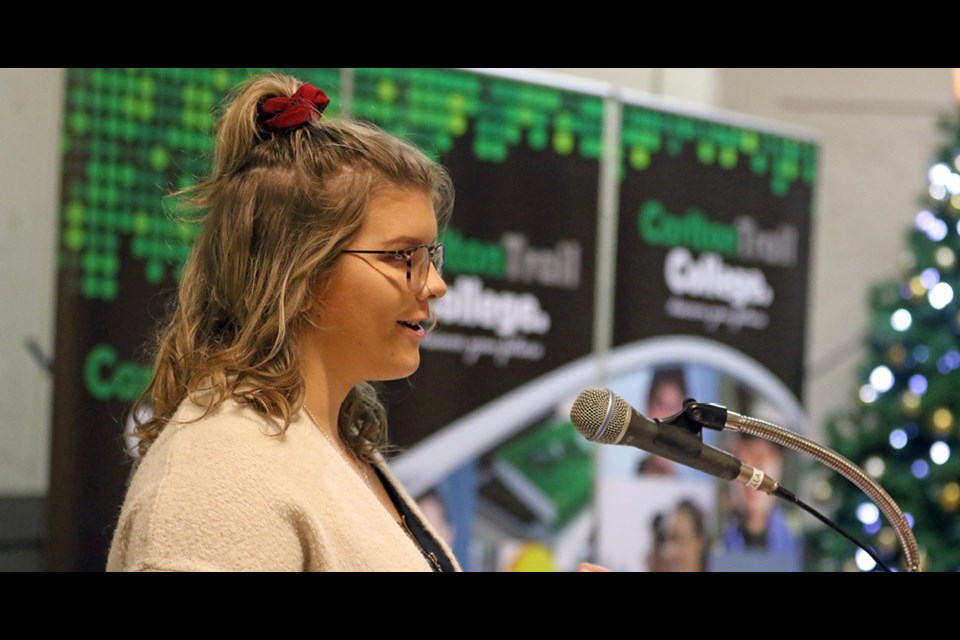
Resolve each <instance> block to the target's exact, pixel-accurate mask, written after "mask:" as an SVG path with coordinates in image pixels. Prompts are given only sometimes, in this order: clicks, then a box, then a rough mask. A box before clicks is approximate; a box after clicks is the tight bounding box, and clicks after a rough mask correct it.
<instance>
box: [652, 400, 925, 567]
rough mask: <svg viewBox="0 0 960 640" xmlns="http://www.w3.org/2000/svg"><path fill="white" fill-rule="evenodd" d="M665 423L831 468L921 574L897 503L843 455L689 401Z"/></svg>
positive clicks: (774, 427) (914, 543)
mask: <svg viewBox="0 0 960 640" xmlns="http://www.w3.org/2000/svg"><path fill="white" fill-rule="evenodd" d="M662 422H668V423H675V424H678V426H683V427H685V428H687V429H690V428H691V427H693V426H694V425H696V426H697V427H708V428H710V429H714V430H717V431H720V430H723V429H730V430H732V431H739V432H741V433H745V434H747V435H751V436H756V437H758V438H763V439H764V440H769V441H771V442H773V443H775V444H778V445H780V446H783V447H787V448H789V449H793V450H794V451H799V452H800V453H804V454H806V455H808V456H810V457H811V458H813V459H815V460H817V461H819V462H821V463H822V464H824V465H826V466H828V467H830V468H831V469H833V470H834V471H836V472H837V473H839V474H840V475H842V476H843V477H845V478H846V479H847V480H849V481H850V482H852V483H853V484H854V485H856V486H857V488H859V489H860V490H861V491H863V492H864V493H865V494H866V495H867V496H868V497H869V498H870V499H871V500H872V501H873V502H874V504H876V505H877V507H878V508H879V509H880V510H881V511H882V512H883V515H884V516H886V518H887V520H888V521H889V522H890V524H891V525H893V528H894V530H895V531H896V532H897V536H898V537H899V538H900V544H901V546H902V547H903V553H904V557H905V559H906V565H907V570H908V571H920V550H919V548H918V547H917V540H916V538H914V536H913V531H912V530H911V529H910V525H909V524H908V523H907V519H906V518H905V517H904V515H903V511H901V510H900V507H898V506H897V504H896V503H895V502H894V501H893V498H891V497H890V495H889V494H888V493H887V492H886V491H884V489H883V487H881V486H880V485H879V484H878V483H877V482H876V481H874V480H873V478H871V477H870V476H868V475H867V474H866V473H865V472H864V471H863V469H861V468H860V467H858V466H857V465H855V464H853V463H852V462H850V461H849V460H847V459H846V458H844V457H843V456H841V455H840V454H839V453H837V452H835V451H833V450H832V449H829V448H827V447H825V446H823V445H821V444H818V443H816V442H813V441H812V440H808V439H807V438H804V437H803V436H801V435H800V434H798V433H795V432H793V431H790V430H789V429H784V428H783V427H780V426H777V425H775V424H774V423H772V422H768V421H766V420H760V419H758V418H751V417H748V416H743V415H740V414H739V413H736V412H734V411H728V410H727V408H726V407H722V406H720V405H716V404H708V403H702V402H697V401H696V400H687V401H686V402H684V407H683V410H681V411H680V412H679V413H677V414H676V415H674V416H672V417H670V418H667V419H665V420H662ZM691 423H693V424H691Z"/></svg>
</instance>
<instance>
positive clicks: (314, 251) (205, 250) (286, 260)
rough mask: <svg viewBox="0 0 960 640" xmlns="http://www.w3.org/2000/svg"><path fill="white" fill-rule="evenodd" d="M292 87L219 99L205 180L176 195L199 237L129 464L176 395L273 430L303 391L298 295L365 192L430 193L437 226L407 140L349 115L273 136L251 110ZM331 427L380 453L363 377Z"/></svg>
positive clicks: (439, 176)
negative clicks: (255, 414) (238, 408)
mask: <svg viewBox="0 0 960 640" xmlns="http://www.w3.org/2000/svg"><path fill="white" fill-rule="evenodd" d="M301 84H302V83H301V82H300V81H299V80H297V79H295V78H292V77H289V76H285V75H280V74H267V75H259V76H254V77H252V78H250V79H249V80H248V81H246V82H245V83H243V84H242V85H240V86H238V87H237V88H236V89H235V90H234V91H233V92H232V94H231V95H230V96H229V97H228V98H227V100H226V101H225V102H224V105H223V107H222V113H221V115H220V118H219V120H218V121H217V125H216V150H215V154H214V164H213V170H212V173H211V175H210V176H209V177H208V178H207V179H205V180H203V181H201V182H199V183H198V184H196V185H195V186H193V187H190V188H188V189H185V190H183V191H181V192H178V193H177V194H174V195H176V196H181V197H182V198H181V200H180V202H181V204H183V205H185V206H186V207H187V210H188V211H190V212H191V213H192V215H193V216H194V219H197V220H199V221H200V222H202V230H201V232H200V234H199V236H198V238H197V240H196V243H195V244H194V246H193V250H192V252H191V254H190V257H189V258H188V260H187V262H186V264H185V265H184V270H183V277H182V279H181V282H180V288H179V293H178V297H177V300H176V306H175V308H174V309H173V312H172V314H171V316H170V318H169V320H168V321H167V323H166V325H165V327H164V328H163V329H162V330H161V331H160V334H159V336H158V339H157V347H156V360H155V365H154V374H153V378H152V380H151V382H150V384H149V385H148V386H147V388H146V389H145V390H144V392H143V393H142V394H141V396H140V397H139V398H138V399H137V401H136V403H135V404H134V406H133V415H134V416H135V417H136V416H139V415H143V414H142V413H141V409H143V408H149V412H148V413H149V414H150V417H149V418H148V419H145V420H143V421H141V420H140V419H138V418H135V420H136V428H135V432H134V434H135V435H136V436H137V437H138V438H139V445H138V449H139V453H140V457H141V458H142V456H143V455H144V454H146V453H147V450H148V449H149V447H150V445H151V443H152V442H153V441H154V440H155V439H156V438H157V436H158V435H159V434H160V432H161V431H162V430H163V429H164V427H165V426H166V425H167V424H168V423H169V422H170V421H171V419H172V418H173V415H174V413H175V412H176V410H177V407H178V406H179V405H180V403H181V402H182V401H183V400H184V399H185V398H188V397H189V398H191V399H192V400H194V401H195V402H198V403H201V404H202V406H205V408H206V411H205V413H204V414H203V416H201V418H202V417H205V416H207V415H209V414H210V413H211V412H213V411H214V410H215V409H216V408H217V407H219V406H220V405H221V404H222V403H223V402H224V401H225V400H227V399H228V398H233V399H235V400H237V401H238V402H241V403H243V404H246V405H249V406H250V407H252V408H254V409H255V410H257V411H259V412H261V413H263V414H266V415H268V416H272V417H273V418H276V419H277V420H278V421H280V422H281V423H282V428H281V430H279V431H278V433H283V432H285V431H286V429H287V428H289V426H290V423H291V421H292V418H293V416H294V415H295V414H296V413H297V412H298V411H299V410H300V408H301V407H302V405H303V402H304V397H305V388H304V381H303V378H302V376H301V373H300V362H299V339H300V333H301V327H302V326H303V323H304V322H307V321H308V319H307V317H306V315H305V312H306V311H307V310H308V309H309V308H310V296H311V292H312V291H315V290H316V287H317V285H318V284H320V283H321V282H322V281H323V280H324V278H325V277H326V276H327V275H328V274H329V272H330V271H331V269H332V267H333V266H334V263H335V261H336V260H337V257H338V255H339V254H340V250H341V249H343V248H345V247H346V245H347V243H349V242H350V240H351V239H352V238H353V237H354V235H355V234H356V233H357V232H358V230H359V229H360V226H361V225H362V223H363V220H364V212H365V211H366V208H367V205H368V203H369V202H370V200H371V198H372V197H373V196H374V195H376V194H377V193H379V192H380V191H381V190H384V189H390V188H407V189H417V190H420V191H422V192H424V193H427V194H430V195H431V196H432V199H433V204H434V211H435V212H436V216H437V223H438V227H439V228H440V229H441V230H442V229H443V228H444V227H445V225H446V222H447V220H448V219H449V216H450V213H451V211H452V207H453V185H452V183H451V181H450V178H449V175H448V174H447V172H446V171H445V170H444V169H443V167H441V166H440V165H439V164H437V163H436V162H434V161H433V160H431V159H430V158H428V157H427V156H425V155H424V154H423V153H422V152H421V151H419V150H418V149H416V148H415V147H413V146H412V145H410V144H408V143H406V142H404V141H402V140H399V139H398V138H396V137H394V136H392V135H390V134H388V133H386V132H384V131H382V130H380V129H378V128H376V127H374V126H373V125H370V124H366V123H362V122H358V121H350V120H336V119H331V118H325V117H324V118H321V117H314V118H313V119H312V121H310V122H309V123H307V124H305V125H303V126H301V127H298V128H295V129H292V130H284V131H280V132H277V133H266V132H264V131H263V130H261V129H260V128H259V127H258V125H257V115H258V107H259V105H260V104H261V103H262V102H263V100H265V99H267V98H269V97H273V96H291V95H292V94H293V93H294V92H295V91H296V90H297V88H298V87H299V86H300V85H301ZM339 430H340V434H341V436H342V437H343V439H344V441H345V442H346V443H348V445H349V446H350V447H351V448H352V449H353V451H354V452H355V453H356V454H357V455H358V456H360V457H362V458H364V459H366V460H368V461H372V460H373V459H374V457H375V456H376V454H377V453H378V452H380V451H381V450H383V448H384V447H385V445H386V412H385V410H384V408H383V405H382V404H381V403H380V401H379V399H378V397H377V393H376V390H375V389H374V388H373V386H372V385H370V384H369V383H362V384H359V385H357V386H355V387H354V388H353V389H352V390H351V391H350V393H349V394H348V395H347V397H346V399H345V400H344V402H343V404H342V405H341V408H340V414H339Z"/></svg>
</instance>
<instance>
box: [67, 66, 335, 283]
mask: <svg viewBox="0 0 960 640" xmlns="http://www.w3.org/2000/svg"><path fill="white" fill-rule="evenodd" d="M269 70H270V69H209V68H199V69H70V70H69V71H68V72H67V93H66V109H65V112H64V133H63V137H62V139H61V151H62V154H63V191H62V201H61V226H60V251H59V252H58V258H57V263H58V266H59V268H60V269H61V270H64V271H66V272H68V274H69V275H70V276H71V279H72V280H76V281H77V283H78V287H77V293H78V294H79V295H81V296H83V297H85V298H88V299H96V300H108V301H109V300H115V299H116V298H117V297H118V295H122V293H123V292H121V291H120V290H119V289H120V279H119V278H118V274H119V273H120V270H121V269H124V270H125V271H126V270H129V269H138V270H139V271H140V272H141V273H142V274H143V281H144V282H146V283H148V284H150V285H164V284H169V283H171V282H178V281H179V279H180V277H181V275H182V273H183V263H184V261H185V260H186V258H187V255H188V254H189V252H190V246H191V244H192V243H193V240H194V238H196V236H197V234H198V233H199V231H200V227H199V224H198V223H191V222H183V221H177V220H175V219H174V218H173V217H172V216H171V215H170V214H169V213H168V212H167V210H166V209H165V208H164V200H165V197H166V196H167V195H168V194H170V193H172V192H174V191H176V190H177V189H182V188H184V187H186V186H190V185H192V184H194V183H195V182H196V177H197V176H204V175H207V174H208V173H209V171H210V162H211V153H212V151H213V146H214V145H213V135H212V134H213V125H214V121H215V120H214V118H215V111H216V108H217V106H218V104H219V103H220V102H221V101H222V100H223V98H224V97H225V96H226V94H227V92H228V91H229V90H230V89H231V88H232V87H233V86H235V85H236V84H237V83H239V82H241V81H243V80H244V79H245V78H247V77H249V76H250V75H252V74H254V73H260V72H263V71H269ZM276 71H282V72H285V73H290V74H291V75H293V76H295V77H298V78H301V79H303V80H304V81H306V82H311V83H313V84H314V85H316V86H318V87H321V88H323V90H324V91H326V92H327V94H328V95H329V96H330V97H331V99H332V102H331V104H330V106H329V107H328V108H327V111H326V112H325V114H326V115H329V116H333V117H335V116H337V115H338V112H339V93H338V91H339V89H338V87H339V85H340V70H339V69H276ZM131 257H132V259H133V260H135V261H137V262H139V263H140V264H139V266H137V265H130V264H125V263H124V261H129V260H130V259H131Z"/></svg>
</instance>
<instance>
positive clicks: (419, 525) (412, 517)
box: [373, 465, 456, 572]
mask: <svg viewBox="0 0 960 640" xmlns="http://www.w3.org/2000/svg"><path fill="white" fill-rule="evenodd" d="M373 468H374V470H375V471H376V472H377V476H378V477H379V478H380V482H381V483H383V486H384V488H385V489H386V490H387V495H389V496H390V500H391V501H392V502H393V506H395V507H396V508H397V512H398V513H399V514H400V518H401V520H403V523H404V524H405V525H406V526H405V527H404V529H405V531H406V533H407V535H408V536H410V538H411V539H412V540H413V541H414V543H416V545H417V546H418V547H420V553H422V554H423V557H424V558H426V560H427V562H428V563H429V564H430V567H431V568H432V569H433V570H434V572H437V571H441V572H442V571H456V569H455V568H454V566H453V562H452V561H451V560H450V557H449V556H448V555H447V554H446V553H445V552H444V550H443V547H441V546H440V544H439V543H438V542H437V541H436V539H435V538H434V537H433V536H432V535H430V532H429V531H427V529H426V527H424V526H423V522H421V521H420V518H419V517H417V515H416V514H415V513H414V512H413V511H411V510H410V508H409V507H408V506H407V503H406V502H405V501H404V500H402V499H401V498H400V495H399V494H398V493H397V490H396V488H395V487H394V486H393V483H391V482H390V481H389V480H387V479H386V478H385V477H384V475H383V474H382V473H381V472H380V469H378V468H377V467H376V465H374V467H373ZM398 526H401V527H402V526H403V525H402V524H399V523H398Z"/></svg>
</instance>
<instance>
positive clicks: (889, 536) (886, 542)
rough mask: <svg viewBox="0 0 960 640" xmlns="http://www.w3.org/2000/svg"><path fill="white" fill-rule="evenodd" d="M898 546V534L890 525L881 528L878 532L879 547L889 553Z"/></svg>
mask: <svg viewBox="0 0 960 640" xmlns="http://www.w3.org/2000/svg"><path fill="white" fill-rule="evenodd" d="M896 546H897V534H896V532H895V531H894V530H893V529H892V528H890V527H884V528H882V529H880V532H879V533H878V534H877V549H879V550H880V551H883V552H885V553H888V552H890V551H893V550H894V548H895V547H896Z"/></svg>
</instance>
